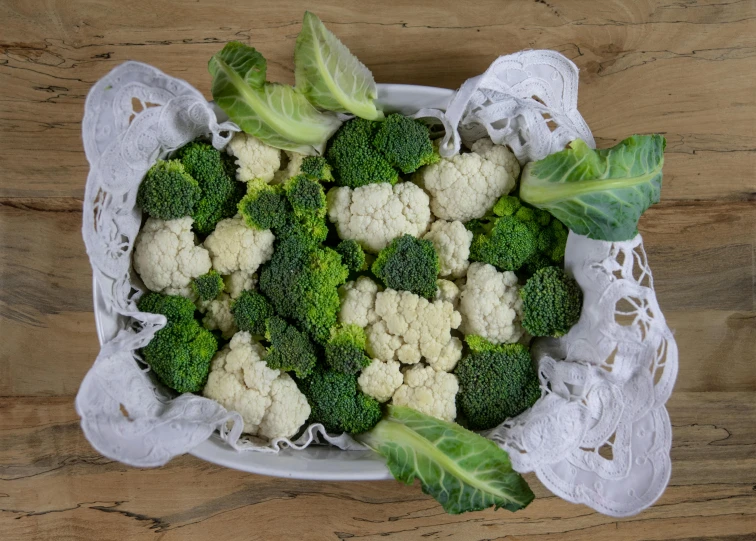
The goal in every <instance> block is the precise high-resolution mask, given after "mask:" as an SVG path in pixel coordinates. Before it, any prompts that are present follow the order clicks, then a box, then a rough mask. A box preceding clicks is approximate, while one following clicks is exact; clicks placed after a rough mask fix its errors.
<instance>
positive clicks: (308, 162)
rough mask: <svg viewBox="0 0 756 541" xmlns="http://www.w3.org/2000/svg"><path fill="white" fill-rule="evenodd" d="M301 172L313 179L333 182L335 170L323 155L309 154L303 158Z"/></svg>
mask: <svg viewBox="0 0 756 541" xmlns="http://www.w3.org/2000/svg"><path fill="white" fill-rule="evenodd" d="M299 172H300V174H302V175H304V176H306V177H307V178H309V179H311V180H319V181H320V182H333V171H332V170H331V166H330V165H329V164H328V162H327V161H326V159H325V158H324V157H323V156H307V157H306V158H304V159H303V160H302V165H300V166H299Z"/></svg>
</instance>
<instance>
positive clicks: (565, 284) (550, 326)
mask: <svg viewBox="0 0 756 541" xmlns="http://www.w3.org/2000/svg"><path fill="white" fill-rule="evenodd" d="M520 297H522V303H523V316H522V326H523V327H525V330H527V331H528V332H529V333H530V334H531V335H533V336H554V337H558V336H562V335H564V334H566V333H567V331H569V330H570V327H572V326H573V325H574V324H575V323H577V322H578V320H579V319H580V310H581V309H582V307H583V292H582V290H581V289H580V286H579V285H578V283H577V282H576V281H575V280H574V279H573V278H571V277H569V276H567V274H565V272H564V271H563V270H562V269H560V268H559V267H545V268H542V269H540V270H538V271H537V272H536V273H535V274H534V275H533V276H531V277H530V278H529V279H528V281H527V282H525V286H524V287H523V288H522V289H520Z"/></svg>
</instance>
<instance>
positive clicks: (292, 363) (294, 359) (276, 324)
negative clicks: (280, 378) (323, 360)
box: [265, 316, 318, 378]
mask: <svg viewBox="0 0 756 541" xmlns="http://www.w3.org/2000/svg"><path fill="white" fill-rule="evenodd" d="M265 338H266V339H267V340H268V341H269V342H270V347H268V355H267V356H266V357H265V363H266V364H267V365H268V366H269V367H270V368H273V369H278V370H283V371H285V372H294V373H295V374H296V376H297V377H298V378H304V377H307V376H308V375H310V373H311V372H312V369H313V368H314V367H315V364H316V363H317V361H318V357H317V352H316V350H315V346H314V345H313V343H312V342H310V339H309V338H308V337H307V335H306V334H305V333H303V332H301V331H299V329H297V328H296V327H294V326H293V325H289V324H288V323H286V321H284V320H283V319H281V318H280V317H277V316H273V317H270V318H268V319H267V321H266V322H265Z"/></svg>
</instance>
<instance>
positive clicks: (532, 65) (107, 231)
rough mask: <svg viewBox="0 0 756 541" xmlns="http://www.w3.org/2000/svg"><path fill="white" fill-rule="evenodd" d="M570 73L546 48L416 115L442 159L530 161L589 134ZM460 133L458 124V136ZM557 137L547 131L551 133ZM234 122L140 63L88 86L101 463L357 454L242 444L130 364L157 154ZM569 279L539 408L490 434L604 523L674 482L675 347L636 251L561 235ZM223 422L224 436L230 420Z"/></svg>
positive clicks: (83, 391) (94, 405)
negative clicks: (578, 310)
mask: <svg viewBox="0 0 756 541" xmlns="http://www.w3.org/2000/svg"><path fill="white" fill-rule="evenodd" d="M577 77H578V76H577V68H576V67H575V65H574V64H573V63H572V62H570V61H569V60H568V59H566V58H564V57H563V56H562V55H560V54H558V53H555V52H553V51H526V52H521V53H517V54H515V55H510V56H505V57H501V58H499V59H498V60H496V61H495V62H494V63H493V64H492V65H491V67H490V68H489V69H488V70H487V71H486V72H485V73H484V74H483V75H481V76H479V77H475V78H473V79H471V80H469V81H467V82H466V83H465V84H464V85H463V86H462V87H461V88H460V90H459V91H458V92H457V93H456V94H455V96H454V98H453V100H452V102H451V103H450V105H449V107H448V110H447V112H446V113H445V114H444V113H443V112H441V111H437V110H427V109H424V110H421V111H419V112H418V113H417V115H416V116H420V117H435V118H437V119H439V120H440V121H441V122H442V123H443V124H444V126H445V127H446V129H447V134H446V137H445V139H444V144H443V145H442V148H441V150H442V153H444V154H446V155H449V154H453V153H454V152H456V151H458V149H459V148H460V143H461V141H462V140H464V141H465V142H469V141H473V140H475V139H477V138H479V137H481V136H484V135H485V134H488V135H489V136H491V137H492V138H493V139H494V141H496V142H498V143H501V144H508V145H510V146H511V147H512V148H513V150H514V151H515V153H516V155H517V157H518V158H519V159H520V160H521V161H523V162H524V161H529V160H533V159H540V158H542V157H544V156H546V155H548V154H550V153H551V152H554V151H556V150H560V149H562V148H563V147H564V145H565V144H566V143H567V142H569V141H571V140H572V139H575V138H576V137H580V138H582V139H584V140H585V141H587V142H588V143H589V144H590V145H592V146H593V138H592V136H591V134H590V131H589V130H588V127H587V126H586V125H585V122H584V121H583V119H582V117H581V116H580V114H579V113H578V111H577ZM457 128H458V129H457ZM552 128H553V129H552ZM234 131H238V127H237V126H236V125H234V124H233V123H230V122H225V123H218V121H217V120H216V116H215V113H214V111H213V109H212V106H211V105H210V104H208V103H207V102H206V101H205V99H204V97H203V96H202V95H201V94H200V93H199V92H198V91H196V90H195V89H194V88H192V87H191V86H190V85H189V84H188V83H186V82H184V81H181V80H178V79H174V78H172V77H168V76H167V75H165V74H163V73H162V72H160V71H159V70H157V69H155V68H153V67H151V66H147V65H145V64H140V63H137V62H127V63H125V64H122V65H121V66H118V67H117V68H115V69H114V70H113V71H112V72H110V73H109V74H108V75H107V76H105V77H104V78H103V79H101V80H100V81H99V82H98V83H97V84H96V85H95V86H94V87H93V88H92V90H91V91H90V93H89V95H88V97H87V102H86V108H85V114H84V122H83V138H84V147H85V150H86V155H87V159H88V160H89V163H90V173H89V176H88V178H87V187H86V193H85V200H84V223H83V236H84V241H85V244H86V247H87V253H88V254H89V258H90V262H91V264H92V269H93V273H94V276H95V280H96V282H97V284H98V285H99V287H100V288H101V293H102V297H103V304H104V306H102V307H100V308H101V310H102V311H103V312H105V317H107V318H108V319H109V320H110V321H113V322H115V323H114V325H113V327H114V328H113V329H111V331H110V332H108V333H106V335H107V336H106V342H105V343H104V344H103V346H102V349H101V351H100V354H99V356H98V358H97V359H96V361H95V363H94V365H93V366H92V368H91V369H90V371H89V372H88V373H87V375H86V377H85V378H84V381H83V382H82V385H81V388H80V390H79V393H78V395H77V397H76V408H77V412H78V413H79V415H80V416H81V419H82V420H81V424H82V428H83V430H84V433H85V435H86V437H87V439H88V440H89V441H90V442H91V443H92V445H93V446H94V447H95V449H97V450H98V451H99V452H100V453H102V454H103V455H105V456H107V457H109V458H112V459H115V460H119V461H121V462H124V463H127V464H131V465H135V466H157V465H161V464H164V463H165V462H167V461H168V460H170V459H171V458H172V457H174V456H176V455H179V454H183V453H186V452H187V451H189V450H190V449H192V448H193V447H195V446H196V445H197V444H198V443H200V442H201V441H203V440H205V439H207V438H208V437H209V436H210V435H211V434H212V433H213V432H214V431H216V430H219V431H220V434H221V437H222V438H223V439H224V440H226V442H228V443H229V444H230V445H231V446H233V447H235V448H237V449H239V450H251V451H259V452H277V451H278V450H279V449H280V448H281V446H282V445H283V444H286V445H289V446H291V447H294V448H296V449H300V448H304V447H307V446H308V445H309V444H310V443H311V442H313V441H316V440H318V441H329V442H331V443H333V444H334V445H336V446H338V447H340V448H342V449H352V448H359V447H360V446H359V445H358V444H356V443H355V442H354V440H352V439H351V438H350V437H348V436H338V437H332V436H328V435H327V434H325V433H324V431H323V428H322V425H312V426H310V427H309V428H308V429H307V430H306V431H305V433H304V434H303V435H302V436H301V437H300V438H299V439H298V440H297V441H295V442H291V441H288V440H277V441H274V442H271V443H270V444H266V443H264V442H260V441H256V440H254V439H252V438H241V437H240V435H241V434H240V433H241V420H240V416H239V415H238V414H237V413H235V412H227V411H226V410H225V409H224V408H222V407H221V406H220V405H218V404H217V403H216V402H214V401H212V400H208V399H205V398H202V397H200V396H196V395H190V394H186V395H182V396H180V397H178V398H171V395H170V393H169V392H168V391H167V390H166V389H165V388H162V386H160V385H159V384H156V383H155V382H154V381H153V380H152V379H151V378H150V377H149V375H148V373H147V369H146V367H144V365H143V364H141V361H140V359H139V357H138V355H137V354H136V351H137V350H138V349H140V348H141V347H143V346H144V345H145V344H146V343H148V342H149V340H150V339H151V338H152V336H153V335H154V333H155V331H157V330H158V329H160V328H161V327H162V325H164V324H165V320H164V318H163V317H162V316H159V315H155V314H145V313H141V312H139V311H138V310H137V309H136V305H135V303H134V298H135V296H136V295H137V294H138V293H139V291H140V290H141V289H142V286H141V284H140V282H139V280H138V278H137V277H136V275H134V274H133V273H131V250H132V247H133V243H134V240H135V238H136V235H137V233H138V230H139V225H140V213H139V211H138V210H137V209H136V208H135V196H136V188H137V186H138V185H139V182H140V181H141V179H142V177H143V176H144V174H145V172H146V171H147V169H149V167H150V166H151V164H152V163H154V161H155V160H156V159H157V158H159V157H164V156H165V155H166V154H167V153H168V152H170V151H171V150H173V149H176V148H178V147H180V146H182V145H183V144H185V143H187V142H189V141H191V140H193V139H195V138H196V137H198V136H201V135H204V136H208V137H211V138H212V141H213V144H214V145H215V146H216V147H217V148H223V147H224V146H225V144H226V143H227V142H228V140H229V138H230V137H231V135H232V134H233V132H234ZM565 266H566V268H567V269H568V270H569V271H570V272H572V274H574V276H575V278H576V279H577V280H578V282H579V283H580V285H581V287H582V288H583V291H584V293H585V302H584V309H583V313H582V316H581V319H580V321H579V322H578V324H577V325H576V326H575V327H573V329H572V330H571V331H570V332H569V333H568V334H567V335H566V336H565V337H563V338H561V339H559V340H550V341H543V342H541V343H539V344H536V345H535V346H534V352H535V354H536V357H537V359H538V361H539V371H540V377H541V381H542V385H543V388H544V395H543V397H542V398H541V399H540V400H539V401H538V402H537V403H536V404H535V406H534V407H533V408H532V409H530V410H529V411H527V412H525V413H524V414H522V415H520V416H519V417H517V418H515V419H511V420H510V421H508V422H507V423H505V424H504V425H502V426H500V427H498V428H496V429H494V430H492V431H491V432H490V434H489V437H491V438H492V439H494V440H496V441H497V442H499V443H500V444H501V445H502V446H503V447H504V448H505V449H507V450H508V451H509V453H510V455H511V458H512V462H513V464H514V466H515V468H516V469H517V470H518V471H521V472H526V471H535V472H536V474H537V475H538V477H539V479H541V481H542V482H543V483H544V484H545V485H546V486H547V487H549V488H550V489H551V490H552V491H553V492H554V493H555V494H556V495H558V496H560V497H562V498H564V499H566V500H568V501H573V502H581V503H585V504H587V505H589V506H591V507H593V508H594V509H597V510H598V511H600V512H602V513H606V514H609V515H613V516H623V515H629V514H634V513H637V512H638V511H640V510H641V509H643V508H645V507H647V506H648V505H650V504H651V503H653V502H654V501H655V500H656V498H658V497H659V495H660V494H661V493H662V491H663V490H664V487H665V486H666V484H667V481H668V479H669V473H670V461H669V449H670V445H671V428H670V422H669V418H668V416H667V413H666V410H665V408H664V403H665V401H666V400H667V398H668V397H669V394H670V392H671V390H672V385H673V383H674V379H675V375H676V372H677V348H676V345H675V341H674V339H673V337H672V335H671V332H670V330H669V328H668V327H667V326H666V323H665V321H664V317H663V316H662V314H661V311H660V310H659V306H658V304H657V302H656V296H655V294H654V290H653V283H652V281H651V273H650V270H649V268H648V265H647V262H646V259H645V252H644V251H643V246H642V241H641V239H640V236H639V237H636V238H635V239H634V240H632V241H629V242H623V243H606V242H599V241H593V240H589V239H587V238H584V237H579V236H577V235H574V234H572V233H571V234H570V237H569V241H568V244H567V257H566V261H565ZM229 420H230V421H234V423H233V424H232V427H231V429H227V428H226V426H227V421H229Z"/></svg>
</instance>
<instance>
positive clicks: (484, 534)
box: [0, 0, 756, 541]
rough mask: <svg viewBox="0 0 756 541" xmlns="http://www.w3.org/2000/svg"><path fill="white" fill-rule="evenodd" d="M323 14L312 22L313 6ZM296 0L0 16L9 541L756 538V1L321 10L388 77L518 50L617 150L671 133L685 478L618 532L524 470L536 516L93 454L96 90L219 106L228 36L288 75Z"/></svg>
mask: <svg viewBox="0 0 756 541" xmlns="http://www.w3.org/2000/svg"><path fill="white" fill-rule="evenodd" d="M306 7H308V8H310V9H313V6H310V5H307V6H306ZM304 9H305V5H304V4H303V3H301V2H296V1H289V0H287V1H278V2H261V1H253V0H245V1H229V0H226V1H223V2H221V1H219V0H213V1H202V2H191V3H189V2H179V1H177V0H171V1H162V2H146V1H144V0H135V1H133V2H128V3H127V2H111V1H107V0H75V1H67V2H51V1H42V0H24V1H20V0H5V1H0V21H1V22H0V172H1V173H2V174H0V339H1V340H2V342H1V343H2V346H0V532H1V533H0V538H2V539H10V540H16V539H23V540H26V539H113V540H116V539H117V540H122V539H137V538H139V539H141V538H160V539H166V540H172V539H207V538H208V537H210V536H212V535H215V536H218V537H220V538H221V539H237V538H238V539H261V540H266V541H267V540H278V539H284V538H290V537H293V536H295V535H297V536H300V537H301V538H303V539H316V540H320V539H352V538H356V539H368V540H374V539H392V540H409V539H464V540H483V539H517V540H518V541H519V540H529V541H530V540H532V541H536V540H537V541H545V540H557V539H558V540H563V539H564V540H568V541H570V540H584V539H585V540H589V539H590V540H593V539H596V538H611V539H626V540H631V539H632V540H641V539H643V540H655V539H659V540H662V539H686V540H693V539H696V540H704V539H706V540H709V541H712V540H727V541H740V540H746V539H756V432H755V430H756V129H755V128H754V126H755V125H756V124H755V122H756V99H755V98H756V95H755V94H754V88H756V4H754V2H753V1H752V0H656V1H646V0H644V1H631V0H608V1H605V2H595V1H593V0H572V1H565V0H534V1H531V0H521V1H510V2H500V1H496V0H479V1H477V2H475V3H472V4H465V5H463V3H460V2H451V1H448V0H440V1H437V2H432V3H430V2H429V3H426V4H425V5H423V4H422V3H421V4H418V3H416V2H413V3H407V2H400V1H397V0H383V1H381V2H378V1H369V2H334V1H330V2H324V3H319V4H318V6H317V8H315V9H314V10H315V11H316V12H317V13H318V14H319V15H320V16H321V17H322V19H323V20H324V21H326V23H327V24H328V26H329V27H330V28H331V29H332V30H334V31H335V32H336V33H337V34H338V35H339V37H341V38H342V40H343V41H344V42H345V43H346V44H347V45H348V46H349V47H350V48H351V49H352V50H353V51H354V52H355V53H356V54H357V55H358V56H359V57H360V58H361V59H362V60H363V61H364V62H365V63H366V64H367V65H368V66H369V67H370V68H371V69H372V71H373V73H374V74H375V77H376V79H377V80H378V81H379V82H401V83H410V84H425V85H432V86H442V87H449V88H455V87H457V86H458V85H459V84H460V83H462V82H463V81H464V80H465V79H467V78H468V77H471V76H474V75H477V74H478V73H480V72H482V71H483V70H484V69H485V68H486V67H487V66H488V64H489V63H490V62H491V61H492V60H493V59H494V58H496V57H497V56H498V55H500V54H506V53H511V52H514V51H517V50H520V49H523V48H550V49H556V50H558V51H560V52H562V53H563V54H565V55H566V56H568V57H569V58H571V59H572V60H573V61H574V62H575V63H576V64H577V65H578V67H579V68H580V70H581V71H580V77H581V78H580V95H579V105H580V110H581V112H582V114H583V116H584V117H585V119H586V121H587V122H588V124H589V125H590V126H591V128H592V130H593V132H594V135H595V136H596V139H597V142H598V144H599V146H609V145H612V144H614V143H615V142H617V141H618V140H619V139H621V138H622V137H624V136H626V135H628V134H630V133H648V132H662V133H664V134H665V136H666V137H667V141H668V146H667V152H666V162H665V170H664V173H665V178H664V189H663V193H662V203H661V204H659V205H657V206H655V207H652V208H651V209H650V210H649V211H648V212H647V213H646V215H645V216H644V218H643V219H642V220H641V224H640V229H641V232H642V233H643V236H644V241H645V246H646V250H647V253H648V258H649V262H650V264H651V267H652V269H653V271H654V281H655V287H656V290H657V293H658V297H659V301H660V304H661V307H662V309H663V310H664V313H665V316H666V318H667V320H668V322H669V324H670V326H671V327H672V328H673V329H674V331H675V336H676V338H677V341H678V345H679V349H680V373H679V377H678V381H677V385H676V390H675V393H674V394H673V397H672V399H671V401H670V404H669V410H670V415H671V418H672V422H673V425H674V441H673V449H672V460H673V473H672V479H671V482H670V487H669V488H668V490H667V491H666V493H665V494H664V496H663V497H662V498H661V499H660V500H659V502H658V503H657V504H656V505H655V506H653V507H652V508H650V509H649V510H646V511H644V512H643V513H641V514H640V515H638V516H636V517H630V518H627V519H622V520H616V519H612V518H608V517H604V516H602V515H599V514H597V513H595V512H592V511H591V510H590V509H588V508H586V507H584V506H577V505H571V504H568V503H566V502H563V501H561V500H559V499H558V498H555V497H553V496H551V495H550V493H549V492H548V491H547V490H546V489H545V488H544V487H542V486H541V485H540V484H539V483H538V481H537V480H536V479H535V477H534V476H532V475H530V476H528V481H529V482H531V484H532V486H533V488H534V490H535V492H536V495H537V499H536V501H535V502H534V503H533V504H532V505H531V506H530V507H529V508H528V509H526V510H525V511H524V512H519V513H516V514H509V513H505V512H502V511H500V512H496V513H494V512H490V511H489V512H484V513H474V514H468V515H462V516H457V517H451V516H447V515H445V514H443V512H442V511H441V509H440V508H439V506H438V505H436V504H435V503H434V502H433V501H432V500H430V499H429V498H428V497H427V496H425V495H423V494H422V493H421V491H420V489H419V488H418V487H417V486H412V487H406V486H402V485H399V484H397V483H394V482H379V483H311V482H305V481H295V480H282V479H271V478H266V477H261V476H256V475H249V474H244V473H240V472H235V471H231V470H226V469H223V468H219V467H216V466H213V465H209V464H206V463H203V462H201V461H199V460H196V459H194V458H193V457H190V456H185V457H181V458H178V459H176V460H174V461H172V462H171V463H170V464H168V465H167V466H166V467H164V468H160V469H155V470H139V469H133V468H129V467H127V466H123V465H121V464H118V463H115V462H112V461H110V460H108V459H105V458H103V457H102V456H99V455H98V454H97V453H95V452H94V451H93V450H92V449H91V447H90V446H89V445H88V443H87V442H86V440H85V439H84V437H83V435H82V433H81V431H80V429H79V427H78V421H77V416H76V413H75V411H74V409H73V395H74V394H75V392H76V390H77V388H78V385H79V383H80V382H81V378H82V377H83V375H84V373H85V372H86V370H87V369H88V368H89V366H90V365H91V363H92V361H93V359H94V357H95V355H96V353H97V351H98V344H97V339H96V334H95V330H94V322H93V316H92V301H91V274H90V271H89V267H88V262H87V259H86V255H85V253H84V247H83V243H82V241H81V234H80V229H81V218H82V216H81V198H82V197H83V193H84V183H85V180H86V175H87V171H88V166H87V162H86V159H85V157H84V154H83V151H82V147H81V137H80V129H81V115H82V113H83V108H84V99H85V97H86V93H87V92H88V90H89V88H90V87H91V85H92V84H93V83H94V82H95V81H96V80H97V79H99V78H100V77H102V76H103V75H104V74H105V73H107V72H108V71H109V70H111V69H112V68H114V67H115V66H116V65H118V64H119V63H121V62H123V61H125V60H129V59H131V60H140V61H144V62H147V63H150V64H153V65H155V66H157V67H159V68H160V69H163V70H164V71H166V72H167V73H169V74H171V75H174V76H178V77H181V78H183V79H186V80H188V81H190V82H191V83H192V84H193V85H195V86H196V87H197V88H198V89H199V90H200V91H202V92H203V93H204V94H205V95H209V83H210V79H209V76H208V75H207V71H206V63H207V59H208V58H209V57H210V55H211V54H213V53H214V52H215V51H217V50H218V49H220V48H221V47H222V45H223V44H224V43H225V42H227V41H229V40H233V39H238V40H242V41H244V42H245V43H249V44H252V45H254V46H256V47H258V48H259V49H260V50H261V51H262V52H263V53H264V54H265V56H266V57H267V59H268V63H269V78H270V79H272V80H279V81H283V82H291V81H292V80H293V71H292V63H291V57H292V53H293V48H294V40H295V38H296V35H297V33H298V31H299V26H300V21H301V16H302V11H303V10H304Z"/></svg>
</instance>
